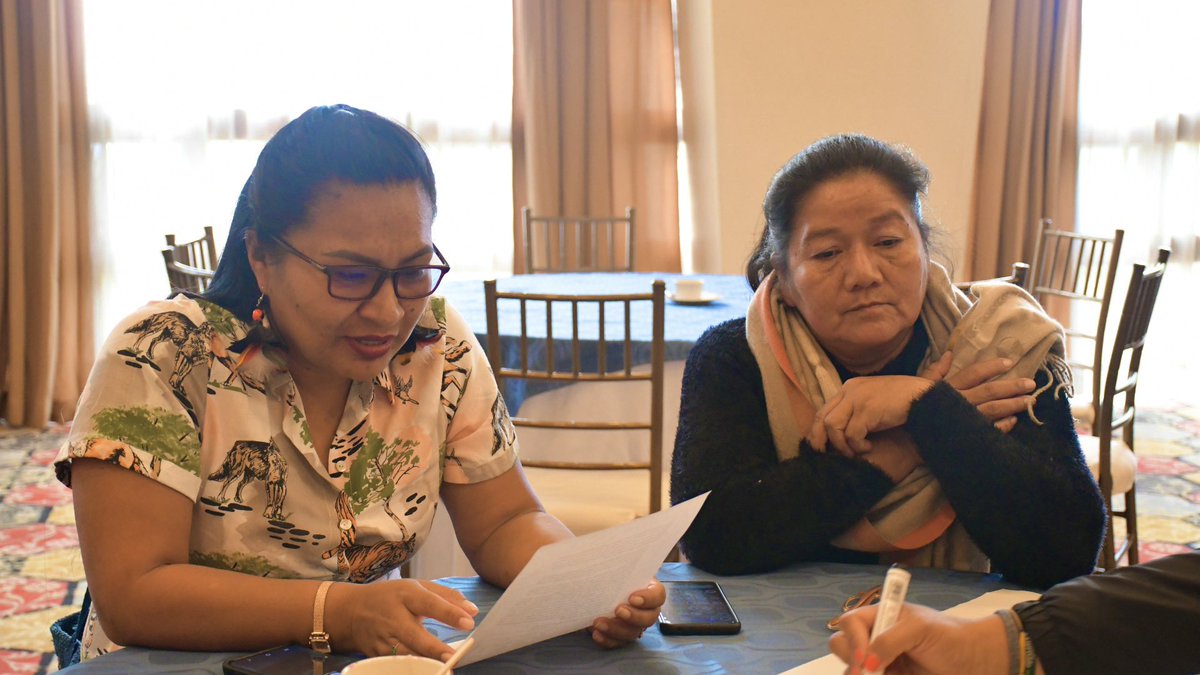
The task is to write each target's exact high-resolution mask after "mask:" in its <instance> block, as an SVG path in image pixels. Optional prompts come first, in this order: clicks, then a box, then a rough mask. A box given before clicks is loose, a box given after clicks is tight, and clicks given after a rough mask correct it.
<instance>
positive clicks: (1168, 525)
mask: <svg viewBox="0 0 1200 675" xmlns="http://www.w3.org/2000/svg"><path fill="white" fill-rule="evenodd" d="M65 433H66V428H65V427H59V428H54V429H50V430H48V431H45V432H34V431H29V430H9V429H4V428H2V427H0V675H4V674H5V673H45V672H53V671H54V670H55V666H54V657H53V654H52V653H50V652H51V650H52V646H51V644H50V633H49V630H48V626H49V625H50V623H51V622H53V621H54V620H55V619H57V618H59V617H61V616H63V615H65V614H69V613H71V612H72V611H74V607H75V606H76V605H78V603H79V602H80V601H81V600H82V598H83V592H84V590H85V588H86V584H85V582H84V581H83V565H82V563H81V562H80V559H79V548H78V538H77V536H76V534H75V527H74V524H75V517H74V514H73V512H72V510H71V494H70V491H69V490H67V489H66V488H63V487H62V486H61V485H60V484H59V483H58V481H56V480H55V479H54V473H53V469H51V468H50V464H51V461H52V460H53V458H54V455H55V453H56V451H57V448H58V445H59V443H60V442H61V441H62V438H63V436H64V435H65ZM1137 435H1138V453H1139V475H1138V482H1137V486H1138V511H1139V517H1138V523H1139V526H1140V528H1141V535H1142V544H1141V547H1140V550H1141V555H1142V560H1143V561H1146V560H1152V559H1154V558H1157V557H1160V556H1163V555H1170V554H1172V553H1180V552H1185V551H1189V550H1193V549H1196V550H1200V407H1197V406H1189V405H1182V404H1177V405H1168V406H1164V407H1159V408H1155V409H1144V410H1143V411H1142V412H1140V413H1139V414H1138V426H1137Z"/></svg>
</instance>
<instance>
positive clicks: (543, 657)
mask: <svg viewBox="0 0 1200 675" xmlns="http://www.w3.org/2000/svg"><path fill="white" fill-rule="evenodd" d="M885 569H886V568H885V567H882V566H873V565H843V564H835V563H809V564H803V565H796V566H793V567H789V568H787V569H784V570H780V571H777V572H771V573H768V574H757V575H748V576H741V577H714V576H712V575H710V574H706V573H704V572H701V571H699V570H697V569H695V568H693V567H691V566H690V565H685V564H680V563H668V564H665V565H663V567H662V569H661V570H660V572H659V575H658V578H659V579H662V580H664V581H667V580H687V579H715V580H717V581H718V582H719V583H720V584H721V587H722V589H724V591H725V595H726V596H727V597H728V598H729V603H730V604H731V605H732V606H733V609H734V611H735V612H737V614H738V618H739V619H741V622H742V632H741V633H739V634H737V635H722V636H688V637H682V636H673V637H668V636H663V635H662V634H660V633H659V632H658V628H657V627H654V628H651V629H650V630H648V631H646V634H645V636H643V637H642V639H641V640H640V641H638V642H637V643H636V644H633V645H629V646H627V647H624V648H621V649H616V650H609V651H605V650H601V649H599V648H598V647H596V646H595V645H593V644H592V642H591V639H590V638H589V637H588V636H587V635H585V634H584V633H583V632H582V631H574V632H571V633H569V634H567V635H562V636H560V637H557V638H554V639H553V640H547V641H545V642H542V643H539V644H536V645H530V646H528V647H525V648H523V649H519V650H517V651H514V652H510V653H508V654H502V655H500V656H497V657H494V658H491V659H488V660H487V661H483V662H481V663H477V664H474V665H471V666H467V667H465V668H460V669H458V670H457V671H456V672H460V673H463V674H464V675H474V674H476V673H478V674H480V675H490V674H504V675H509V674H517V673H546V672H554V673H650V674H654V673H663V674H666V673H688V674H691V673H725V672H732V673H739V674H745V675H754V674H756V673H763V674H772V673H779V672H782V671H784V670H787V669H789V668H792V667H795V666H797V665H800V664H801V663H805V662H807V661H810V660H812V659H815V658H818V657H821V656H824V655H825V654H827V653H828V651H829V650H828V646H827V641H828V639H829V636H830V632H829V630H828V629H826V628H825V623H826V622H827V621H828V620H829V619H831V618H833V617H834V616H837V615H838V614H839V613H840V612H841V606H842V603H843V602H844V601H845V600H846V598H848V597H849V596H850V595H852V594H854V593H857V592H859V591H862V590H866V589H868V588H870V587H872V586H874V585H875V584H878V583H880V582H881V581H882V580H883V574H884V571H885ZM912 572H913V580H912V584H911V585H910V588H909V593H908V597H909V599H910V600H912V601H913V602H918V603H921V604H925V605H929V606H931V607H935V608H937V609H946V608H948V607H952V606H954V605H957V604H959V603H962V602H965V601H967V600H970V599H971V598H974V597H976V596H979V595H982V594H983V593H986V592H988V591H994V590H997V589H999V588H1019V587H1017V586H1014V585H1011V584H1007V583H1005V582H1003V581H1002V580H1001V579H1000V578H999V577H997V576H994V575H980V574H970V573H966V572H950V571H946V570H932V569H915V570H912ZM442 583H444V584H445V585H447V586H449V587H451V588H455V589H458V590H459V591H461V592H462V593H463V594H465V595H466V596H467V597H468V598H470V599H471V601H472V602H474V603H475V604H477V605H479V608H480V612H481V616H482V615H483V614H486V612H487V611H488V610H489V609H490V608H491V607H492V605H493V604H495V602H496V599H497V598H498V597H499V596H500V590H499V589H497V588H494V587H492V586H489V585H487V584H485V583H483V582H482V581H480V580H479V579H478V578H475V577H471V578H454V579H444V580H442ZM563 602H570V598H563ZM428 625H429V626H430V628H431V629H432V630H433V631H434V632H435V633H436V634H437V635H438V637H439V638H441V639H443V640H455V639H458V638H460V637H462V636H463V632H462V631H457V630H451V629H449V628H446V627H445V626H441V625H436V624H432V623H429V624H428ZM335 630H336V628H335ZM231 655H232V654H210V653H197V652H165V651H155V650H147V649H124V650H121V651H118V652H115V653H113V654H109V655H107V656H103V657H100V658H98V659H93V660H92V661H89V662H87V663H82V664H79V665H77V666H73V667H71V668H68V669H67V670H66V671H64V672H68V673H92V674H113V675H115V674H117V673H184V672H186V673H220V672H221V662H222V661H223V660H225V659H226V658H228V657H229V656H231Z"/></svg>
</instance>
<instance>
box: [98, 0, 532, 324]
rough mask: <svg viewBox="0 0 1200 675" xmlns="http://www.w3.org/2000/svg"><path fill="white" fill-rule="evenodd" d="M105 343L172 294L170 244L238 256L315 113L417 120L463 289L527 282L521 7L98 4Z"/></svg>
mask: <svg viewBox="0 0 1200 675" xmlns="http://www.w3.org/2000/svg"><path fill="white" fill-rule="evenodd" d="M84 11H85V19H84V20H85V31H86V35H85V44H86V50H87V51H86V53H87V77H88V82H87V84H88V98H89V103H90V107H91V115H92V124H93V138H94V145H93V157H94V173H95V179H96V182H95V205H96V215H97V222H96V231H97V233H98V251H97V256H98V260H97V263H98V268H99V270H100V272H99V275H100V279H99V282H100V294H99V295H100V307H99V308H98V309H99V311H98V312H97V329H98V331H97V332H98V335H99V336H100V337H101V339H102V338H103V336H105V335H107V333H108V332H109V331H110V330H111V329H112V327H113V325H114V324H115V323H116V322H117V321H118V320H119V319H120V318H121V317H122V316H124V315H125V314H127V313H128V312H129V311H131V310H132V309H134V308H136V307H137V306H139V305H141V304H142V303H144V302H146V301H147V300H150V299H153V298H157V297H165V296H166V294H167V291H168V285H167V279H166V274H165V272H164V270H163V263H162V256H161V253H160V251H161V249H162V248H163V246H164V245H165V243H164V239H163V235H164V234H167V233H174V234H176V235H177V236H178V237H179V239H180V240H185V239H194V238H197V237H199V236H200V235H201V234H202V233H203V232H202V228H203V226H204V225H212V226H213V227H214V229H215V230H216V234H217V240H218V250H219V249H220V248H221V246H222V245H223V243H224V239H225V235H226V233H227V232H228V229H229V221H230V218H231V217H232V215H233V208H234V205H235V202H236V199H237V195H238V192H239V191H240V190H241V187H242V185H243V183H244V182H245V180H246V178H247V177H248V176H249V174H250V171H251V169H252V168H253V165H254V161H255V159H256V157H257V155H258V152H259V150H261V148H262V146H263V144H264V143H265V142H266V140H267V139H268V138H269V137H270V136H271V134H272V133H274V131H275V130H277V129H278V128H279V127H280V126H282V125H283V124H284V123H286V121H287V120H289V119H291V118H293V117H295V116H296V115H298V114H299V113H301V112H303V111H304V110H306V109H307V108H309V107H311V106H313V105H319V104H326V103H349V104H351V105H355V106H358V107H362V108H367V109H370V110H373V111H375V112H378V113H380V114H382V115H385V116H388V117H391V118H392V119H395V120H398V121H400V122H403V123H405V124H406V125H408V126H409V127H410V128H411V129H413V130H414V131H415V132H417V134H418V135H419V136H421V138H422V139H423V140H424V141H425V143H426V144H427V147H428V150H429V154H430V158H431V160H432V162H433V168H434V172H435V174H436V176H437V181H438V217H437V220H436V221H435V223H434V240H435V241H436V242H437V243H438V246H439V248H441V250H442V251H443V252H444V253H445V254H446V257H447V259H448V260H449V261H450V263H451V265H452V266H453V267H454V272H453V274H454V275H455V276H456V277H460V278H461V277H462V276H475V277H484V276H494V275H506V274H509V273H511V269H512V169H511V151H510V146H509V124H510V119H511V99H512V7H511V5H510V4H509V3H504V2H495V1H494V0H457V1H456V2H452V3H441V2H417V1H414V0H387V1H379V0H356V1H354V2H345V3H331V2H327V1H325V0H321V1H317V0H288V1H287V2H281V1H280V2H275V1H268V0H236V1H235V0H209V2H204V3H175V2H160V1H158V0H124V1H123V2H94V1H93V2H89V3H85V8H84Z"/></svg>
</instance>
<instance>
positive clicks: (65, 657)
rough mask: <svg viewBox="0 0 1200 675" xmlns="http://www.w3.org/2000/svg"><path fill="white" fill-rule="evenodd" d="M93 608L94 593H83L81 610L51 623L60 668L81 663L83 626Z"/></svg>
mask: <svg viewBox="0 0 1200 675" xmlns="http://www.w3.org/2000/svg"><path fill="white" fill-rule="evenodd" d="M91 609H92V594H91V593H90V592H85V593H84V594H83V605H82V606H81V607H80V608H79V611H78V612H76V613H74V614H69V615H67V616H64V617H63V618H61V619H59V620H58V621H55V622H54V623H52V624H50V640H51V641H53V642H54V654H55V655H56V656H57V657H58V669H59V670H62V669H63V668H66V667H67V666H70V665H74V664H76V663H79V660H80V657H81V656H82V654H83V627H84V626H85V625H87V619H88V612H90V611H91Z"/></svg>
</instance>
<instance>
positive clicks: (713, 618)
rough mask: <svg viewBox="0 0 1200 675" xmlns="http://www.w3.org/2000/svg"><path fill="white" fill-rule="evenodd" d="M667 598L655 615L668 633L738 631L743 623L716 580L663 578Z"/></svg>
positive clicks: (686, 633) (709, 633)
mask: <svg viewBox="0 0 1200 675" xmlns="http://www.w3.org/2000/svg"><path fill="white" fill-rule="evenodd" d="M662 583H663V586H665V587H666V589H667V602H666V604H664V605H663V607H662V610H660V612H659V615H658V621H659V626H658V629H659V631H660V632H662V633H664V634H667V635H720V634H732V633H737V632H738V631H740V630H741V629H742V624H741V622H740V621H738V618H737V615H736V614H734V612H733V608H732V607H730V606H729V601H728V600H726V599H725V594H724V593H723V592H721V587H720V586H719V585H717V582H715V581H664V582H662Z"/></svg>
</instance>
